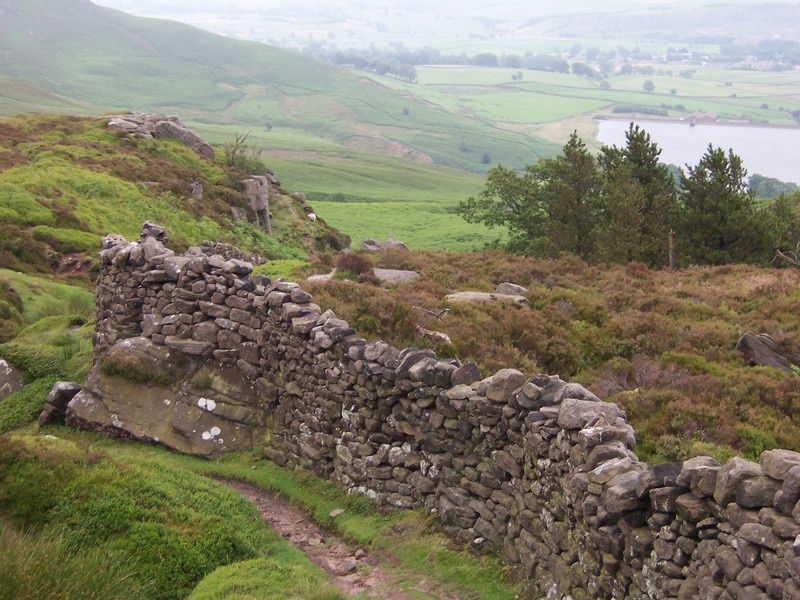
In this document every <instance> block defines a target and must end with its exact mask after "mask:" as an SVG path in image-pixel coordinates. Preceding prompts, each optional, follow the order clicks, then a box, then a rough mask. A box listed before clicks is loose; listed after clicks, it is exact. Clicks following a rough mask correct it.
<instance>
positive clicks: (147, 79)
mask: <svg viewBox="0 0 800 600" xmlns="http://www.w3.org/2000/svg"><path fill="white" fill-rule="evenodd" d="M4 5H5V10H6V11H7V14H10V15H11V18H7V19H3V20H2V22H0V38H2V39H3V40H4V41H5V47H6V59H5V60H4V61H3V63H2V67H0V74H2V75H5V76H6V77H12V78H17V79H21V80H24V81H27V82H29V83H31V84H32V85H34V86H38V87H40V88H42V89H44V90H47V91H49V92H53V93H58V94H62V95H65V96H69V97H72V98H76V99H77V100H80V101H83V102H90V103H92V104H93V105H96V106H106V107H114V108H129V109H136V110H142V109H150V110H164V111H169V112H177V113H179V114H181V115H182V116H184V117H185V118H191V119H196V120H206V121H209V122H229V123H230V122H236V123H245V124H249V125H251V126H253V125H255V126H264V124H265V123H267V122H269V123H270V124H271V125H272V126H273V127H280V128H290V129H297V130H301V131H306V132H309V133H311V134H313V135H315V136H318V137H321V138H325V139H333V140H336V141H339V142H342V143H345V142H347V141H348V140H349V139H350V138H352V137H353V136H366V137H377V138H379V139H384V140H390V141H395V142H397V143H401V144H405V145H407V146H410V147H412V148H415V149H417V150H419V151H422V152H424V153H425V154H428V155H430V156H432V157H433V158H434V159H435V160H436V161H437V162H439V163H440V164H444V165H450V166H456V167H459V168H465V169H467V170H473V171H479V170H481V163H480V160H479V159H480V155H478V157H474V156H465V155H461V154H459V153H458V152H456V150H457V148H458V147H459V144H460V143H462V141H466V143H468V144H470V145H472V146H478V145H480V144H484V143H485V144H487V145H488V147H490V148H491V150H492V151H493V152H494V154H496V155H497V158H498V159H500V158H502V159H503V161H504V162H506V163H508V164H515V165H519V166H521V165H523V164H525V162H527V161H529V160H530V157H531V156H533V157H537V156H539V155H541V154H542V153H543V152H549V151H550V150H552V148H550V147H549V145H548V144H546V143H542V142H540V141H537V140H536V139H534V138H531V137H529V136H526V135H522V134H518V133H512V132H508V131H503V130H500V129H497V128H494V127H492V126H491V125H487V124H486V123H482V122H477V121H474V120H470V119H466V118H463V117H461V116H458V115H453V114H450V113H449V112H447V111H445V110H443V109H441V108H439V107H436V106H433V105H430V104H428V103H425V102H422V101H420V100H417V99H415V98H413V97H411V96H409V95H405V94H399V93H397V92H395V91H392V90H389V89H388V88H386V87H385V86H382V85H379V84H376V83H375V82H373V81H371V80H369V79H367V78H363V77H360V76H358V75H357V74H354V73H352V72H350V71H348V70H346V69H339V68H336V67H333V66H331V65H328V64H326V63H323V62H320V61H316V60H313V59H310V58H308V57H304V56H302V55H300V54H296V53H291V52H288V51H284V50H280V49H277V48H272V47H268V46H265V45H262V44H258V43H254V42H243V41H236V40H230V39H227V38H224V37H221V36H216V35H213V34H210V33H207V32H203V31H201V30H198V29H194V28H191V27H188V26H185V25H180V24H177V23H173V22H169V21H160V20H153V19H141V18H138V17H132V16H130V15H126V14H124V13H120V12H117V11H114V10H111V9H105V8H100V7H97V6H95V5H93V4H91V3H90V2H88V0H67V1H65V2H60V3H59V4H58V7H54V6H50V4H48V3H47V2H45V0H30V1H29V2H26V3H24V4H23V5H21V6H20V5H18V4H17V3H15V2H12V1H11V0H0V8H3V7H4ZM403 108H409V109H410V111H409V115H405V114H404V111H403Z"/></svg>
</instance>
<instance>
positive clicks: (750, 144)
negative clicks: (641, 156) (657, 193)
mask: <svg viewBox="0 0 800 600" xmlns="http://www.w3.org/2000/svg"><path fill="white" fill-rule="evenodd" d="M633 121H634V123H636V124H637V125H639V126H640V127H641V128H643V129H644V130H645V131H647V132H648V133H649V134H650V136H651V138H652V140H653V141H654V142H655V143H656V144H658V147H659V148H661V162H663V163H667V164H673V165H678V166H679V167H681V168H682V169H683V170H684V171H685V170H686V164H687V163H688V164H689V166H691V167H693V166H695V165H696V164H697V163H698V162H699V161H700V158H701V157H702V156H703V154H705V151H706V149H707V148H708V145H709V144H712V145H713V146H714V147H715V148H716V147H720V148H722V149H723V150H725V151H726V152H727V151H728V150H729V149H733V152H734V153H735V154H737V155H739V156H740V157H741V158H742V163H743V165H744V168H745V169H747V176H748V177H749V176H751V175H755V174H759V175H764V176H766V177H774V178H776V179H780V180H781V181H788V182H792V183H796V184H798V185H800V127H769V126H758V125H730V124H717V123H698V124H697V125H696V126H694V127H692V126H690V125H689V123H688V122H685V121H658V120H644V119H634V120H633ZM630 122H631V120H630V119H628V120H623V119H608V120H603V121H598V126H599V131H598V134H597V138H598V139H599V140H600V142H601V143H603V144H606V145H609V146H612V145H613V146H624V145H625V132H626V131H627V130H628V125H629V124H630Z"/></svg>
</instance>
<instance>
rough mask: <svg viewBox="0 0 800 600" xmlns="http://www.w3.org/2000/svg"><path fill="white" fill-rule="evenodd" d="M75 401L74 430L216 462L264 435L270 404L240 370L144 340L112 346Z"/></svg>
mask: <svg viewBox="0 0 800 600" xmlns="http://www.w3.org/2000/svg"><path fill="white" fill-rule="evenodd" d="M99 364H101V365H102V367H98V366H95V367H94V368H93V369H92V370H91V371H90V373H89V376H88V377H87V379H86V383H85V384H84V387H83V389H82V390H81V391H80V392H79V393H78V394H77V395H76V396H75V397H74V398H73V399H72V400H71V401H70V402H69V404H68V406H67V415H66V422H67V424H68V425H70V426H72V427H77V428H80V429H87V430H92V431H99V432H102V433H105V434H111V435H116V436H120V437H128V438H134V439H139V440H142V441H148V442H157V443H160V444H163V445H165V446H168V447H169V448H173V449H174V450H177V451H179V452H185V453H189V454H195V455H198V456H206V457H215V456H218V455H220V454H222V453H225V452H231V451H237V450H249V449H252V448H253V446H254V445H255V444H257V443H258V441H259V440H261V439H263V436H264V433H265V431H266V420H267V416H266V407H265V399H264V398H259V397H258V394H257V392H256V386H255V383H256V382H254V381H251V380H249V379H248V378H247V377H245V376H244V375H243V374H242V371H241V370H240V369H239V368H238V367H237V366H236V365H223V364H221V363H219V362H217V361H216V360H214V359H211V358H205V357H202V356H192V355H186V354H183V353H181V352H178V351H175V350H171V349H170V348H167V347H165V346H161V345H158V344H154V343H153V342H152V341H150V340H148V339H146V338H130V339H126V340H122V341H120V342H117V343H116V344H115V345H114V346H113V347H112V348H110V349H109V351H108V353H107V355H106V356H105V357H104V358H103V360H101V361H99Z"/></svg>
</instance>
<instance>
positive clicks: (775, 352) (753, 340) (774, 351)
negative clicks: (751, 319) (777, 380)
mask: <svg viewBox="0 0 800 600" xmlns="http://www.w3.org/2000/svg"><path fill="white" fill-rule="evenodd" d="M736 349H737V350H738V351H739V352H741V353H742V356H743V357H744V359H745V361H746V362H747V364H749V365H761V366H764V367H772V368H773V369H780V370H782V371H786V372H787V373H795V372H796V370H797V368H798V366H799V365H800V356H799V355H797V354H796V353H792V352H787V351H786V349H784V348H782V347H781V346H780V344H778V342H776V341H775V340H774V339H772V338H771V337H770V336H768V335H767V334H766V333H751V332H749V331H747V332H745V333H744V335H742V337H741V338H739V341H738V342H737V343H736Z"/></svg>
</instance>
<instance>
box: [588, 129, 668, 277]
mask: <svg viewBox="0 0 800 600" xmlns="http://www.w3.org/2000/svg"><path fill="white" fill-rule="evenodd" d="M625 141H626V143H625V146H624V147H622V148H618V147H616V146H611V147H609V146H604V147H603V148H602V149H601V151H600V156H599V157H598V164H599V165H600V169H601V170H602V172H603V175H604V180H605V193H604V197H607V198H608V199H607V201H606V204H608V205H609V209H611V208H613V210H614V211H616V213H615V215H612V212H609V209H607V210H606V211H605V215H604V217H605V220H606V221H607V224H610V223H611V221H612V219H616V220H619V219H620V218H622V216H621V215H620V213H619V211H620V210H621V207H622V204H621V203H620V201H619V198H618V199H617V200H616V201H615V202H612V201H611V200H612V199H613V198H614V197H615V196H617V195H618V194H619V191H618V190H619V189H621V188H624V189H626V190H628V191H627V193H628V194H630V195H632V196H633V197H635V198H639V199H640V201H639V202H633V201H628V202H625V203H623V204H625V205H627V206H628V208H629V209H632V210H633V209H635V210H636V211H637V213H638V215H628V216H627V217H625V218H624V220H625V221H627V222H628V223H629V224H631V225H634V224H635V225H636V227H637V231H635V232H634V231H631V232H630V233H629V235H628V243H629V244H631V248H629V249H628V251H627V252H626V254H627V255H628V256H635V257H636V259H635V260H641V261H643V262H645V263H647V264H648V265H650V266H651V267H659V266H666V265H667V264H668V261H669V232H670V229H673V228H674V227H675V226H676V224H677V221H678V199H677V193H676V190H675V182H674V179H673V177H672V174H671V173H670V171H669V168H668V167H667V166H666V165H664V164H662V163H660V162H659V158H660V156H661V149H660V148H659V147H658V145H657V144H656V143H655V142H653V141H652V139H651V137H650V134H649V133H647V132H646V131H645V130H644V129H641V128H640V127H639V126H638V125H634V124H633V123H631V125H630V127H629V128H628V131H627V132H626V133H625ZM637 188H638V189H637ZM605 237H606V238H607V236H605ZM607 241H608V240H607V239H606V243H607ZM615 245H616V246H617V247H618V246H619V242H615Z"/></svg>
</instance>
